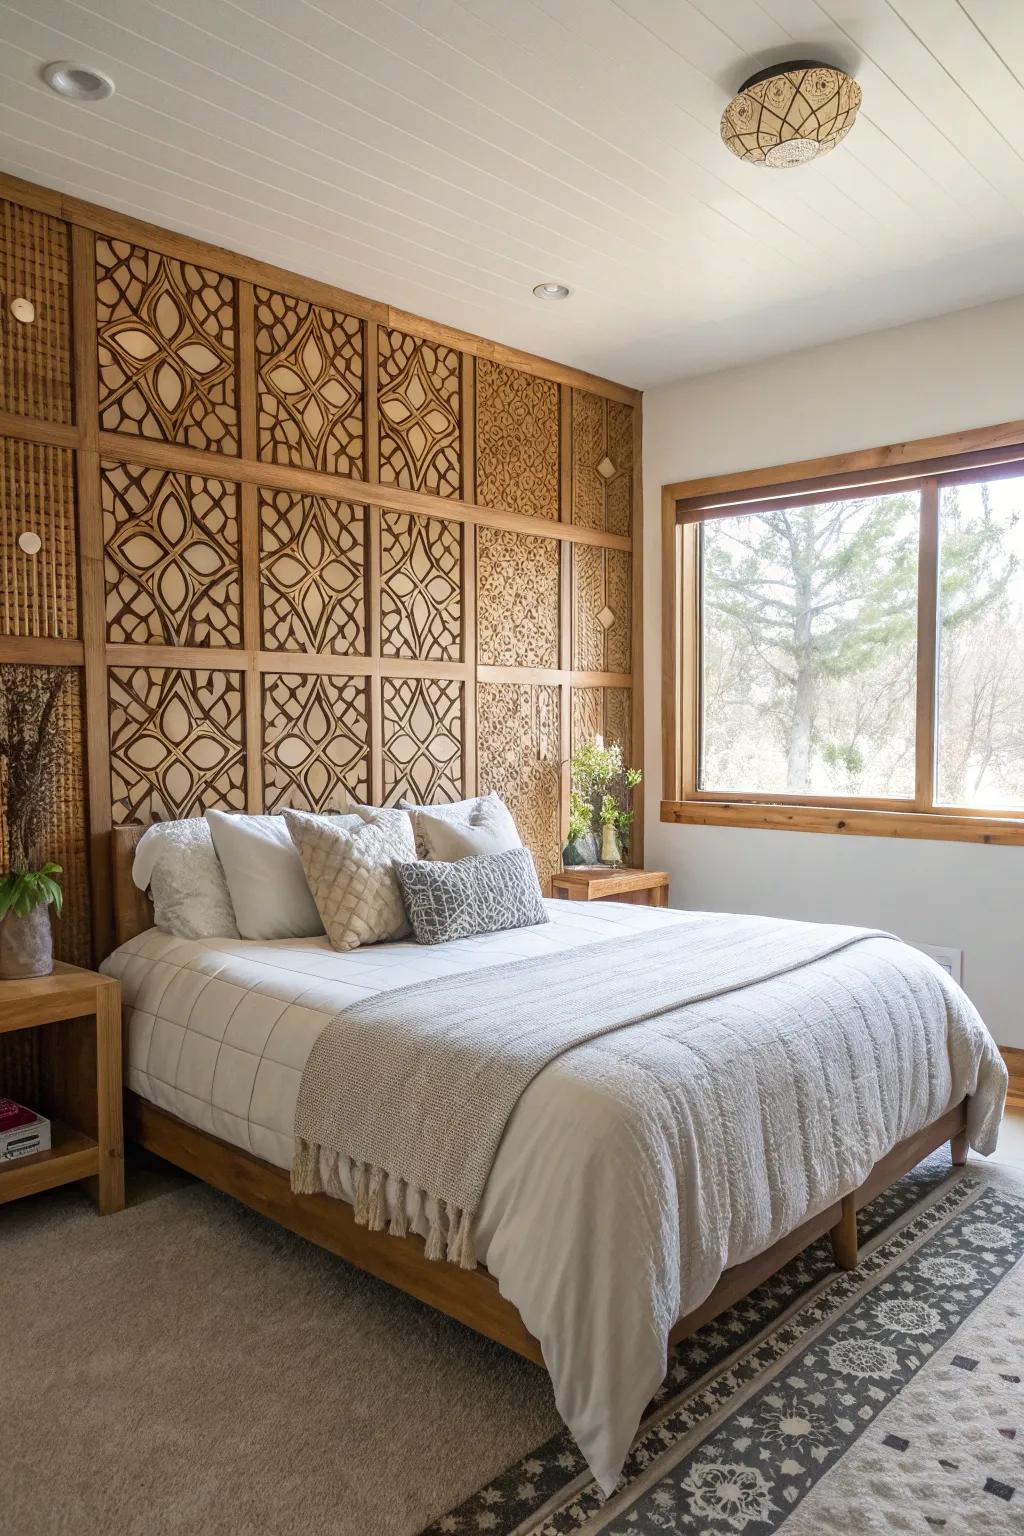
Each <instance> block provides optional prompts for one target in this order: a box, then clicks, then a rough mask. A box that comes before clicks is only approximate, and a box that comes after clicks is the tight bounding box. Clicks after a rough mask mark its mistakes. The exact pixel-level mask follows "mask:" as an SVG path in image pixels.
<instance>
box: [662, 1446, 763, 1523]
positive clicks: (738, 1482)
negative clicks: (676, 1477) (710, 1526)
mask: <svg viewBox="0 0 1024 1536" xmlns="http://www.w3.org/2000/svg"><path fill="white" fill-rule="evenodd" d="M682 1486H683V1487H684V1488H685V1489H686V1491H687V1492H688V1493H689V1494H691V1495H692V1499H691V1503H692V1507H693V1512H694V1514H696V1515H703V1516H705V1517H706V1518H707V1519H709V1520H714V1519H718V1520H725V1521H726V1523H727V1524H728V1525H731V1526H732V1528H733V1530H734V1531H742V1530H745V1529H746V1527H747V1526H748V1525H749V1524H750V1522H751V1521H752V1520H767V1518H768V1516H769V1514H770V1513H771V1512H772V1510H773V1509H774V1507H775V1506H774V1505H773V1504H772V1502H771V1499H770V1498H769V1497H768V1495H769V1492H770V1487H769V1484H768V1483H766V1482H765V1480H764V1478H763V1477H762V1475H761V1473H760V1472H759V1471H758V1470H757V1468H756V1467H747V1466H743V1465H742V1463H737V1462H715V1461H705V1462H698V1463H697V1464H696V1465H695V1466H693V1467H691V1469H690V1472H689V1475H688V1476H687V1477H686V1478H685V1479H684V1480H683V1485H682Z"/></svg>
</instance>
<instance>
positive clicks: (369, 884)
mask: <svg viewBox="0 0 1024 1536" xmlns="http://www.w3.org/2000/svg"><path fill="white" fill-rule="evenodd" d="M284 814H285V820H286V822H287V824H288V830H289V832H290V833H291V836H292V840H293V842H294V844H295V847H296V849H297V851H298V855H299V858H300V860H301V861H302V867H303V869H304V870H305V872H306V879H307V881H308V883H309V889H310V890H311V891H312V893H313V899H314V900H315V902H316V905H317V909H318V911H319V913H320V917H321V920H322V922H323V925H324V929H325V930H326V933H327V938H328V940H329V941H330V944H331V946H332V948H334V949H358V948H359V946H360V944H376V943H378V942H379V941H380V940H382V939H403V938H405V936H406V934H407V933H408V932H409V923H408V920H407V918H406V915H405V907H404V906H403V904H402V893H401V891H400V889H399V886H398V881H397V879H396V877H395V865H396V863H399V862H401V861H403V860H407V859H415V857H416V842H415V839H414V838H413V834H412V823H411V822H410V820H409V818H408V816H407V815H406V814H405V812H404V811H378V812H377V814H376V816H374V817H373V819H372V820H371V821H363V820H361V819H359V818H353V817H349V816H335V817H328V816H311V815H309V814H307V813H306V812H304V811H285V813H284ZM353 821H354V822H355V825H352V823H353Z"/></svg>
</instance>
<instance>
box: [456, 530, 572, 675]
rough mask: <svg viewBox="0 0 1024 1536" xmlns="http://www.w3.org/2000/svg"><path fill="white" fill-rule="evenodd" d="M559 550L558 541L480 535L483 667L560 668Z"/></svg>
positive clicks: (478, 624)
mask: <svg viewBox="0 0 1024 1536" xmlns="http://www.w3.org/2000/svg"><path fill="white" fill-rule="evenodd" d="M560 547H561V546H560V545H559V543H558V541H557V540H555V539H545V538H539V537H538V538H534V537H532V536H531V535H530V534H523V533H512V532H510V531H509V530H508V529H504V528H478V529H477V536H476V583H477V610H476V635H477V660H478V662H479V663H480V665H481V666H485V667H557V666H558V613H559V563H560V557H559V550H560Z"/></svg>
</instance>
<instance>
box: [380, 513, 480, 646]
mask: <svg viewBox="0 0 1024 1536" xmlns="http://www.w3.org/2000/svg"><path fill="white" fill-rule="evenodd" d="M462 538H463V531H462V527H461V526H460V524H458V523H450V522H447V521H446V520H445V519H443V518H439V517H420V516H418V515H417V514H415V513H411V512H409V513H407V512H391V511H387V510H385V511H383V512H382V513H381V534H380V566H381V573H380V651H381V655H382V656H398V657H406V658H409V659H411V660H413V661H458V660H460V658H461V655H462V585H461V583H462Z"/></svg>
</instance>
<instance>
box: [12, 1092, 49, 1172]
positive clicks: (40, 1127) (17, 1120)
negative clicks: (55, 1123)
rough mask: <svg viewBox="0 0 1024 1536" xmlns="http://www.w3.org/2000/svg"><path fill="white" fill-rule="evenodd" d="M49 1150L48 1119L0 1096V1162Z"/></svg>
mask: <svg viewBox="0 0 1024 1536" xmlns="http://www.w3.org/2000/svg"><path fill="white" fill-rule="evenodd" d="M49 1150H50V1122H49V1120H47V1119H46V1118H45V1116H43V1115H37V1114H36V1112H35V1110H34V1109H27V1108H26V1106H25V1105H24V1104H16V1103H15V1101H14V1100H13V1099H3V1098H0V1163H5V1162H11V1161H13V1159H14V1158H16V1157H31V1156H32V1154H33V1153H34V1152H48V1151H49Z"/></svg>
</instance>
